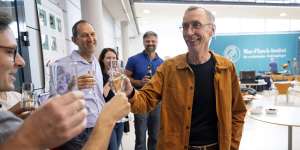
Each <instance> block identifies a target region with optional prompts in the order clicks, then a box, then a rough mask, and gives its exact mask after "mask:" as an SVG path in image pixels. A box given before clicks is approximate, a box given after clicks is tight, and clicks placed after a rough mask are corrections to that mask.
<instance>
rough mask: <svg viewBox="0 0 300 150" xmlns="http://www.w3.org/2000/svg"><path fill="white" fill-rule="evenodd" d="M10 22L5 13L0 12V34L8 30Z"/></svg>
mask: <svg viewBox="0 0 300 150" xmlns="http://www.w3.org/2000/svg"><path fill="white" fill-rule="evenodd" d="M11 22H12V20H11V17H10V16H9V15H8V14H7V13H5V12H1V11H0V32H1V31H4V30H6V29H7V28H9V24H10V23H11Z"/></svg>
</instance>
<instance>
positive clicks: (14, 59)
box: [0, 45, 18, 62]
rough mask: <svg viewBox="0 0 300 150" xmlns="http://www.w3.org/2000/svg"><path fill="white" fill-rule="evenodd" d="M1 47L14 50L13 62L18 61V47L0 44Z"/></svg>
mask: <svg viewBox="0 0 300 150" xmlns="http://www.w3.org/2000/svg"><path fill="white" fill-rule="evenodd" d="M0 48H3V49H10V50H14V52H13V56H12V60H13V62H15V61H16V57H17V53H18V50H17V48H12V47H8V46H3V45H0ZM10 57H11V56H10Z"/></svg>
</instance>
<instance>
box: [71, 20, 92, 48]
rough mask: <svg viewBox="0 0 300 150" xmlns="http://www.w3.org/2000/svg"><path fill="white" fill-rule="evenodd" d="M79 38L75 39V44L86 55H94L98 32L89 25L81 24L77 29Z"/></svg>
mask: <svg viewBox="0 0 300 150" xmlns="http://www.w3.org/2000/svg"><path fill="white" fill-rule="evenodd" d="M77 32H78V33H77V34H78V35H77V36H76V37H73V42H74V43H75V44H76V45H77V46H78V47H79V50H82V51H84V52H86V53H91V54H92V53H94V52H95V50H96V44H97V38H96V32H95V30H94V28H93V27H92V25H90V24H89V23H86V22H85V23H80V24H79V25H78V27H77Z"/></svg>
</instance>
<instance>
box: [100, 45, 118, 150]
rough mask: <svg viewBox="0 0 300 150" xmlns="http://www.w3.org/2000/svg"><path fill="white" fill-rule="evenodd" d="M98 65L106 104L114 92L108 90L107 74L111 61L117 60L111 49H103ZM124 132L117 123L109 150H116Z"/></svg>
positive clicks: (114, 52) (115, 53)
mask: <svg viewBox="0 0 300 150" xmlns="http://www.w3.org/2000/svg"><path fill="white" fill-rule="evenodd" d="M98 60H99V63H100V67H101V70H102V75H103V96H104V99H105V101H106V102H108V101H109V100H110V99H111V98H112V97H114V96H115V94H114V92H113V91H112V90H111V89H110V86H109V82H108V81H109V74H108V70H109V67H110V63H111V61H114V60H118V55H117V52H116V51H115V50H114V49H112V48H104V49H103V50H102V52H101V54H100V56H99V59H98ZM123 131H124V123H123V122H120V121H119V122H117V123H116V125H115V127H114V129H113V131H112V134H111V138H110V142H109V147H108V149H109V150H118V149H119V147H120V144H121V141H122V136H123Z"/></svg>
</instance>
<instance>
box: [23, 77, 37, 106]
mask: <svg viewBox="0 0 300 150" xmlns="http://www.w3.org/2000/svg"><path fill="white" fill-rule="evenodd" d="M33 90H34V85H33V83H29V82H25V83H23V84H22V96H21V102H20V104H21V108H22V109H23V110H26V111H32V110H34V109H35V108H36V106H37V105H36V104H37V103H36V99H35V98H36V97H35V95H34V93H33Z"/></svg>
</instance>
